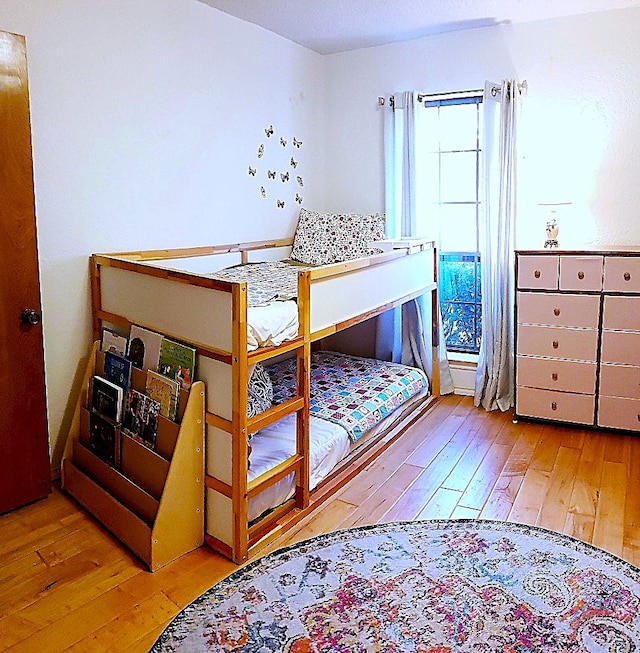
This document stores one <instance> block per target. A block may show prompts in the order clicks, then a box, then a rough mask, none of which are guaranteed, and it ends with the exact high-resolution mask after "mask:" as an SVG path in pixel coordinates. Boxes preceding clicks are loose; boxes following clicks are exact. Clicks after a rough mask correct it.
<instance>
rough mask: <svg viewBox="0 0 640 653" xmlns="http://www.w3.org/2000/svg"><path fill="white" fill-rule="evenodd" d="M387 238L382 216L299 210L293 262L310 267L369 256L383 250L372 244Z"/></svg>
mask: <svg viewBox="0 0 640 653" xmlns="http://www.w3.org/2000/svg"><path fill="white" fill-rule="evenodd" d="M384 238H385V216H384V214H381V213H371V214H368V215H361V214H359V213H317V212H315V211H308V210H307V209H300V218H299V219H298V226H297V227H296V234H295V237H294V241H293V249H292V251H291V258H292V259H293V260H295V261H299V262H301V263H307V264H309V265H326V264H328V263H338V262H340V261H349V260H351V259H354V258H361V257H363V256H370V255H371V254H376V253H378V252H379V251H380V250H377V249H372V248H371V247H369V242H371V241H375V240H382V239H384Z"/></svg>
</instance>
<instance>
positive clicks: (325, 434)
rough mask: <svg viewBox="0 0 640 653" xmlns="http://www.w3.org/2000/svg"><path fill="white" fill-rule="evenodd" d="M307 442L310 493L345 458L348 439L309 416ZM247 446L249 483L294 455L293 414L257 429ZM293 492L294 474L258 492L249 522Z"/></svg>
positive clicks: (334, 426) (336, 426)
mask: <svg viewBox="0 0 640 653" xmlns="http://www.w3.org/2000/svg"><path fill="white" fill-rule="evenodd" d="M309 440H310V446H309V469H310V482H309V489H311V490H313V488H315V487H316V486H317V485H318V483H319V482H320V481H321V480H322V479H324V478H326V477H327V476H328V475H329V473H330V472H331V470H332V469H333V468H334V467H335V466H336V465H337V464H338V463H339V462H340V461H341V460H342V459H343V458H344V457H345V456H346V455H347V453H348V452H349V447H350V443H351V440H350V439H349V434H348V433H347V431H346V430H345V429H344V428H343V427H342V426H340V425H339V424H334V423H333V422H328V421H326V420H323V419H319V418H318V417H313V416H311V417H310V418H309ZM249 444H251V447H252V451H251V455H250V456H249V460H250V461H251V467H249V474H248V480H249V481H252V480H253V479H254V478H256V477H257V476H260V474H263V473H264V472H266V471H269V470H270V469H273V468H274V467H275V466H276V465H278V464H279V463H281V462H282V461H283V460H286V459H287V458H289V457H290V456H293V455H294V454H295V452H296V416H295V413H293V414H291V415H287V416H286V417H283V418H282V419H281V420H278V421H277V422H276V423H275V424H271V425H270V426H268V427H267V428H264V429H262V430H260V431H259V432H258V433H257V434H256V435H254V436H253V437H252V438H251V441H250V443H249ZM294 490H295V488H294V475H293V474H289V476H286V477H285V478H283V479H282V480H280V481H278V482H277V483H274V484H273V485H272V486H270V487H268V488H267V489H266V490H264V491H262V492H260V494H258V495H256V496H255V497H253V498H252V499H250V501H249V521H251V520H252V519H255V518H256V517H258V516H260V515H261V514H262V513H263V512H264V511H265V510H269V509H270V508H273V507H274V506H278V505H280V504H281V503H282V502H284V501H286V500H287V499H289V498H290V497H292V496H293V493H294Z"/></svg>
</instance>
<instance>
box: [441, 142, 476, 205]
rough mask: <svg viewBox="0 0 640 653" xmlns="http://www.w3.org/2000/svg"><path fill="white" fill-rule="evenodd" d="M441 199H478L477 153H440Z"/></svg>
mask: <svg viewBox="0 0 640 653" xmlns="http://www.w3.org/2000/svg"><path fill="white" fill-rule="evenodd" d="M440 177H441V181H440V201H441V202H475V201H476V153H475V152H452V153H443V154H441V155H440Z"/></svg>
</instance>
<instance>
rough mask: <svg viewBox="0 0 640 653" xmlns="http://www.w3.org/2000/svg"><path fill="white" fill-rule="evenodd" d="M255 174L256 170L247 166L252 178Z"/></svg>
mask: <svg viewBox="0 0 640 653" xmlns="http://www.w3.org/2000/svg"><path fill="white" fill-rule="evenodd" d="M256 172H258V171H257V170H256V168H252V167H251V166H249V174H250V175H251V176H252V177H255V176H256Z"/></svg>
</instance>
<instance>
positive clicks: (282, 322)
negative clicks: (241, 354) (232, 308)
mask: <svg viewBox="0 0 640 653" xmlns="http://www.w3.org/2000/svg"><path fill="white" fill-rule="evenodd" d="M297 335H298V304H297V303H296V302H295V301H293V300H287V301H276V302H272V303H271V304H269V305H267V306H250V307H249V308H248V309H247V349H248V350H249V351H253V350H254V349H258V347H271V346H277V345H281V344H282V343H283V342H285V341H286V340H292V339H293V338H295V337H296V336H297Z"/></svg>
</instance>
